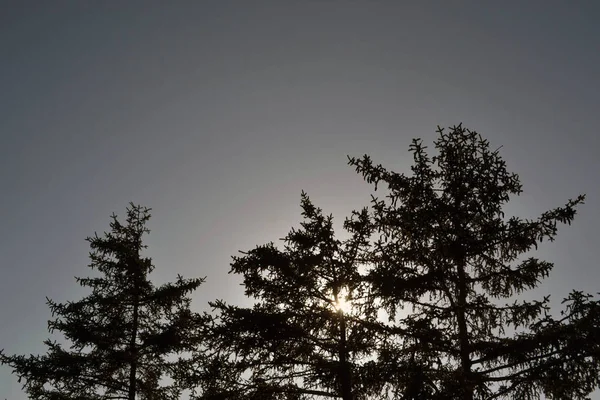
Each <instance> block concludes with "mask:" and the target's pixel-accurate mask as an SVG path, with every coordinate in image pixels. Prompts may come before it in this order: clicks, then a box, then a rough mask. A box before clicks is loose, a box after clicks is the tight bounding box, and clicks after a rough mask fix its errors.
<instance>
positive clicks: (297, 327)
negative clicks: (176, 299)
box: [199, 193, 377, 400]
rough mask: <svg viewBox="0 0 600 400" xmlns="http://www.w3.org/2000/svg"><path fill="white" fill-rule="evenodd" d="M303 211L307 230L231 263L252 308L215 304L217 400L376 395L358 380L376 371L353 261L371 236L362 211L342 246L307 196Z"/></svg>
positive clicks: (350, 222)
mask: <svg viewBox="0 0 600 400" xmlns="http://www.w3.org/2000/svg"><path fill="white" fill-rule="evenodd" d="M301 205H302V210H303V213H302V214H303V216H304V221H303V222H302V224H301V228H300V229H292V230H291V232H290V233H289V234H288V235H287V236H286V238H285V239H283V240H284V242H285V246H284V248H283V249H278V248H277V247H276V246H275V245H274V244H273V243H269V244H266V245H262V246H258V247H256V248H255V249H253V250H251V251H249V252H247V253H243V255H242V256H240V257H234V260H233V262H232V265H231V272H232V273H236V274H241V275H242V276H243V285H244V287H245V293H246V295H247V296H248V297H250V298H252V299H254V300H255V304H254V305H253V306H252V307H248V308H243V307H237V306H233V305H228V304H226V303H225V302H223V301H215V302H213V303H212V304H211V305H212V306H213V307H214V309H215V310H216V311H217V315H216V317H215V318H216V321H215V322H216V323H215V325H214V327H213V330H212V339H211V341H210V342H209V343H210V345H208V347H210V348H212V349H214V351H215V353H214V356H215V357H216V358H217V359H218V360H219V362H220V367H221V379H223V376H225V380H222V382H221V386H220V388H221V391H219V390H216V391H215V393H216V394H215V397H214V398H220V399H238V398H239V399H251V398H257V399H308V398H315V397H320V398H323V397H325V398H327V397H340V398H342V399H344V400H350V399H360V398H365V396H366V395H368V394H370V393H372V392H374V391H376V390H377V388H376V387H375V386H373V385H371V384H370V383H369V381H368V379H365V376H367V374H366V373H365V372H364V371H366V370H368V368H369V365H370V363H372V362H373V361H372V360H369V359H368V357H369V356H371V355H372V352H373V348H374V346H375V342H376V336H375V335H374V334H373V332H371V330H370V328H369V326H370V324H371V323H372V322H373V321H375V318H376V310H375V308H374V307H372V305H371V304H370V303H369V302H368V301H365V300H367V292H366V291H365V287H364V283H363V278H362V276H361V271H360V265H359V264H358V263H357V262H356V256H357V254H358V253H360V252H361V251H363V249H362V248H363V247H364V246H367V245H368V237H369V235H370V226H369V222H368V218H367V214H366V210H364V211H363V212H355V213H354V214H353V216H352V218H350V219H347V220H346V221H345V224H344V227H345V230H346V231H347V232H348V234H349V238H348V239H346V240H343V241H342V240H338V239H336V238H335V235H334V229H333V219H332V217H331V216H324V215H323V214H322V211H321V210H320V209H319V208H317V207H315V206H314V205H313V204H312V202H311V201H310V200H309V198H308V196H307V195H306V194H305V193H302V202H301ZM342 302H347V303H348V304H349V306H348V307H347V308H346V307H342V306H341V304H342ZM224 371H227V372H224ZM219 396H221V397H219ZM199 398H203V399H205V398H213V397H209V396H206V394H205V397H199Z"/></svg>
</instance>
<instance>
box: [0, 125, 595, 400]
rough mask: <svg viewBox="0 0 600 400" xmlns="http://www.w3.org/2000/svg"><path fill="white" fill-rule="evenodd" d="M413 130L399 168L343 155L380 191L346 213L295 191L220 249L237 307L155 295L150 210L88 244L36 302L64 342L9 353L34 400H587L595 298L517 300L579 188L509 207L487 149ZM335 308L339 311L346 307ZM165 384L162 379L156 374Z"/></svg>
mask: <svg viewBox="0 0 600 400" xmlns="http://www.w3.org/2000/svg"><path fill="white" fill-rule="evenodd" d="M438 134H439V136H438V138H437V140H435V141H434V147H435V152H434V154H430V153H428V152H427V151H426V150H427V148H426V147H425V146H424V145H423V142H422V141H421V140H417V139H415V140H413V142H412V145H411V147H410V151H411V153H412V154H413V159H414V163H413V166H412V168H411V170H412V173H410V174H403V173H396V172H393V171H388V170H387V169H385V168H384V167H382V166H381V165H376V164H374V163H373V162H372V160H371V159H370V158H369V157H368V156H364V157H363V158H349V164H350V165H351V166H353V167H355V168H356V171H357V172H358V173H359V174H361V175H362V176H363V177H364V179H365V180H366V181H367V182H368V183H370V184H373V185H374V188H375V191H377V190H382V189H383V190H384V191H385V195H384V196H383V197H382V198H379V197H372V200H371V203H370V205H369V206H368V207H365V208H364V209H362V210H361V211H354V212H353V213H352V215H351V216H350V217H349V218H347V219H346V220H345V221H344V224H343V230H342V233H341V234H342V235H343V236H342V239H340V237H339V236H337V235H336V234H335V232H334V224H333V218H332V217H331V216H326V215H324V214H323V212H322V211H321V209H319V208H318V207H316V206H315V205H313V203H312V202H311V201H310V199H309V198H308V196H307V195H306V194H305V193H302V199H301V207H302V216H303V222H302V223H301V226H300V228H297V229H292V230H291V231H290V232H289V233H288V235H287V236H286V237H285V238H284V239H282V241H283V246H282V247H281V248H280V247H277V246H276V245H275V244H274V243H272V242H271V243H268V244H265V245H260V246H257V247H256V248H254V249H252V250H250V251H248V252H244V253H242V254H241V255H240V256H237V257H234V258H233V262H232V264H231V271H230V272H231V273H234V274H238V275H240V276H241V277H242V278H243V286H244V288H245V294H246V295H247V296H248V297H249V299H250V300H251V301H252V302H253V304H252V305H250V306H248V307H240V306H236V305H231V304H227V303H225V302H224V301H222V300H217V301H214V302H212V303H210V306H211V307H212V309H213V315H209V314H206V313H205V314H198V313H195V312H192V311H191V310H190V298H189V295H190V294H191V293H192V292H193V291H194V290H196V289H197V288H198V287H199V286H200V285H201V284H202V282H203V279H187V280H186V279H183V278H182V277H178V279H177V281H176V282H175V283H169V284H165V285H162V286H160V287H155V286H154V285H153V284H152V282H151V281H150V280H149V274H150V273H151V272H152V270H153V265H152V263H151V260H150V259H149V258H144V257H142V255H141V251H142V249H143V248H144V247H145V246H144V245H143V244H142V238H143V235H144V234H145V233H147V232H148V230H147V228H146V227H145V224H146V222H147V220H148V218H149V217H150V215H149V210H148V209H146V208H142V207H140V206H134V205H133V204H132V205H131V206H130V207H129V208H128V210H127V221H126V223H125V224H124V225H123V224H121V223H120V222H119V221H118V220H117V218H116V216H113V221H112V222H111V225H110V227H111V231H110V232H109V233H105V234H104V236H103V237H98V236H94V237H92V238H88V241H89V242H90V246H91V248H92V252H91V253H90V258H91V264H90V267H91V268H92V269H95V270H97V272H99V273H100V277H94V278H77V281H78V282H79V284H81V285H82V286H84V287H89V288H91V290H92V293H91V294H90V295H88V296H87V297H85V298H83V299H82V300H79V301H76V302H67V303H65V304H61V303H55V302H53V301H52V300H48V305H49V306H50V308H51V310H52V314H53V317H56V318H55V319H53V320H51V321H50V322H49V328H50V330H51V331H54V330H56V331H58V332H60V333H62V334H63V335H64V337H65V339H66V340H67V341H68V342H70V343H71V347H70V348H65V347H64V346H63V345H61V344H59V343H57V342H53V341H50V340H48V341H46V342H45V343H46V345H47V346H48V352H47V353H46V354H45V355H43V356H33V355H32V356H22V355H14V356H7V355H5V354H4V353H3V352H0V362H1V363H3V364H7V365H10V366H11V367H13V369H14V372H15V374H16V375H17V376H19V378H20V379H24V380H25V384H24V388H25V390H26V391H27V393H28V394H29V396H30V397H31V398H32V399H42V400H59V399H81V400H83V399H97V400H107V399H118V398H122V399H129V400H134V399H135V398H136V397H137V398H139V399H178V398H179V397H180V396H181V392H182V390H183V389H191V398H192V399H197V400H259V399H260V400H313V399H314V400H317V399H336V398H338V399H342V400H379V399H384V400H387V399H399V400H416V399H420V400H492V399H515V400H537V399H539V398H541V396H542V395H544V396H546V398H549V399H560V400H567V399H569V400H570V399H576V400H583V399H586V398H587V396H589V394H590V393H592V392H593V391H594V390H596V389H597V388H598V386H599V385H600V302H599V301H598V300H596V299H595V298H593V297H592V296H591V295H588V294H585V293H582V292H579V291H572V292H571V293H570V294H569V296H568V297H567V298H566V299H564V301H563V304H564V305H565V306H564V309H563V310H562V311H560V313H557V312H551V311H552V310H550V303H549V298H547V297H546V298H542V299H539V300H535V301H532V300H528V299H527V298H525V296H523V294H524V293H525V292H526V291H528V290H531V289H534V288H536V287H537V286H538V285H539V284H540V283H541V282H542V280H543V279H544V278H546V277H548V275H549V274H550V272H551V271H552V269H553V267H554V266H553V264H552V263H551V262H549V261H544V260H541V259H539V258H537V257H536V254H535V250H537V247H538V245H539V244H540V243H541V242H543V241H553V240H554V239H555V237H556V236H557V233H558V228H559V227H560V226H561V225H564V224H571V222H572V221H573V219H574V217H575V215H576V210H577V209H578V206H579V205H581V204H583V201H584V196H578V197H576V198H575V199H572V200H569V201H567V202H566V204H565V205H564V206H561V207H558V208H555V209H553V210H549V211H546V212H544V213H542V214H541V215H540V216H539V217H537V218H534V219H523V218H518V217H511V216H506V215H505V214H504V210H505V208H506V205H507V203H508V202H509V201H510V200H511V198H513V197H514V196H518V195H519V194H520V193H521V192H522V188H521V183H520V180H519V177H518V175H516V174H514V173H511V172H510V171H509V170H507V168H506V165H505V162H504V161H503V160H502V158H501V157H500V154H499V149H498V150H492V148H490V144H489V142H488V141H487V140H485V139H483V138H482V137H481V136H480V135H479V134H478V133H477V132H474V131H470V130H468V129H466V128H464V127H463V126H462V125H458V126H454V127H451V128H450V129H449V130H447V131H446V130H444V129H441V128H440V129H438ZM344 304H347V305H348V306H347V307H346V306H344ZM163 378H170V380H167V381H165V379H163Z"/></svg>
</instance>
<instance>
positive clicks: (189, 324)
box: [0, 204, 209, 400]
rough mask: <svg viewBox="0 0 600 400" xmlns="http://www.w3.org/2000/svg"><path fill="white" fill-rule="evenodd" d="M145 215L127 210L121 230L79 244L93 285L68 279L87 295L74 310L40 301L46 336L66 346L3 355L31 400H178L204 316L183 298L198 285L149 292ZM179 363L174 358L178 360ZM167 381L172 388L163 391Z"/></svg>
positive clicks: (187, 282) (115, 223)
mask: <svg viewBox="0 0 600 400" xmlns="http://www.w3.org/2000/svg"><path fill="white" fill-rule="evenodd" d="M149 211H150V209H148V208H144V207H141V206H137V205H134V204H130V206H129V207H128V208H127V219H126V224H124V225H123V224H121V223H120V222H119V220H118V219H117V216H116V215H113V216H112V221H111V223H110V228H111V231H110V232H109V233H105V234H104V236H103V237H99V236H98V235H97V234H96V235H94V236H93V237H89V238H87V241H88V242H89V244H90V247H91V252H90V259H91V263H90V265H89V267H90V268H91V269H93V270H97V271H98V272H99V275H100V276H98V277H89V278H76V280H77V282H78V283H79V284H80V285H81V286H83V287H88V288H91V294H89V295H88V296H86V297H84V298H83V299H81V300H79V301H75V302H67V303H57V302H54V301H52V300H50V299H48V302H47V304H48V306H49V307H50V310H51V311H52V316H53V317H55V318H54V319H52V320H50V321H49V322H48V327H49V330H50V332H54V331H58V332H61V333H62V334H63V336H64V338H65V339H67V340H68V341H70V342H71V346H70V348H65V347H64V346H63V345H61V344H59V343H58V342H56V341H51V340H46V341H45V342H44V343H45V344H46V346H47V347H48V351H47V353H46V354H44V355H42V356H39V355H35V356H34V355H30V356H24V355H11V356H8V355H6V354H4V352H0V362H2V364H6V365H9V366H11V367H12V368H13V370H14V373H15V374H16V375H17V376H18V377H19V382H20V381H21V380H22V379H24V380H25V384H24V386H23V388H24V389H25V390H26V392H27V393H28V395H29V396H30V398H32V399H44V400H46V399H47V400H58V399H98V400H100V399H129V400H134V399H135V398H136V397H137V398H139V399H178V398H179V394H180V392H181V390H182V389H183V388H182V385H181V384H180V382H181V381H182V377H183V376H185V371H182V369H181V368H180V366H181V365H182V364H181V362H182V361H185V360H184V359H183V357H182V353H184V352H190V351H192V350H194V349H196V350H197V349H198V346H199V342H200V339H201V336H202V335H201V333H202V330H203V327H204V325H205V324H207V323H208V322H209V319H208V317H207V316H206V315H199V314H196V313H193V312H192V311H191V310H190V298H189V294H190V293H191V292H193V291H194V290H196V289H197V288H198V287H199V286H200V285H201V284H202V282H203V281H204V279H183V278H182V277H181V276H178V278H177V281H176V282H174V283H167V284H164V285H162V286H160V287H155V286H154V284H153V283H152V282H151V281H150V280H149V274H150V273H151V272H152V271H153V269H154V266H153V264H152V260H151V259H150V258H145V257H142V255H141V251H142V250H143V249H145V248H146V246H145V245H143V243H142V239H143V236H144V235H145V234H147V233H149V230H148V229H147V228H146V226H145V225H146V222H147V221H148V219H149V218H150V214H149ZM178 355H179V356H178ZM165 378H170V379H171V380H172V383H165V382H164V379H165Z"/></svg>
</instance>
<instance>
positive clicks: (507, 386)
mask: <svg viewBox="0 0 600 400" xmlns="http://www.w3.org/2000/svg"><path fill="white" fill-rule="evenodd" d="M438 133H439V138H438V139H437V140H436V141H435V142H434V145H435V148H436V150H437V154H435V155H433V156H430V155H429V154H428V153H427V152H426V147H425V146H423V144H422V141H421V140H414V141H413V143H412V146H411V148H410V150H411V152H412V153H413V156H414V164H413V166H412V174H411V175H405V174H399V173H395V172H392V171H388V170H386V169H385V168H383V167H382V166H380V165H374V164H373V163H372V161H371V159H370V158H369V157H368V156H364V158H362V159H356V158H350V161H349V164H350V165H353V166H355V167H356V170H357V172H359V173H360V174H362V175H363V177H364V178H365V180H366V181H367V182H370V183H373V184H374V185H375V188H377V185H385V186H386V189H387V196H386V197H385V198H384V199H378V198H373V200H372V207H371V210H372V213H371V219H372V222H371V223H372V224H373V226H374V227H375V229H376V231H377V234H378V238H377V240H376V241H374V243H373V246H372V247H370V249H369V250H368V251H367V252H365V253H364V254H363V255H362V258H363V259H365V260H368V262H369V265H370V267H371V268H370V271H369V274H368V281H369V283H370V285H371V289H372V290H373V294H374V296H376V297H377V298H378V299H379V301H381V304H382V305H383V307H384V309H385V310H386V311H387V313H388V314H389V315H390V317H391V318H390V321H389V323H388V324H387V328H388V332H392V331H394V330H395V333H393V335H392V334H391V335H390V337H392V336H393V337H394V338H395V340H393V341H389V342H387V343H388V346H389V348H387V349H385V351H383V352H381V354H385V357H380V359H379V362H380V363H379V365H380V368H382V369H381V370H382V372H385V371H387V373H383V374H382V375H381V376H382V377H383V378H385V379H387V380H389V382H390V383H392V384H393V382H394V379H395V378H394V374H395V373H396V372H397V371H400V370H401V368H399V366H400V365H413V366H415V371H416V372H418V373H419V374H420V376H421V379H420V382H418V383H419V387H418V388H415V390H417V392H415V393H418V396H416V397H415V398H434V399H464V400H471V399H495V398H506V399H538V398H539V397H540V394H542V393H543V394H545V395H546V396H548V397H549V398H555V399H584V398H586V396H587V395H589V393H591V392H592V391H593V390H594V389H595V388H596V387H597V386H598V384H599V379H598V378H599V366H600V364H599V363H598V361H599V357H598V356H599V352H598V350H599V346H598V343H599V340H600V329H599V328H600V307H599V304H598V302H597V301H592V300H591V297H590V296H588V295H584V294H583V293H580V292H572V293H571V295H570V296H569V297H568V298H567V299H565V303H566V304H567V308H566V310H565V311H563V313H562V314H561V317H560V318H559V319H555V318H554V317H553V316H552V314H551V313H550V312H549V305H548V301H549V299H548V298H544V299H542V300H540V301H524V300H519V298H518V295H520V294H521V293H523V292H524V291H526V290H528V289H532V288H535V287H536V286H538V284H539V283H540V282H541V280H542V279H543V278H545V277H547V276H548V274H549V273H550V271H551V270H552V268H553V264H552V263H550V262H548V261H543V260H540V259H538V258H536V257H535V256H533V255H531V254H530V251H531V250H535V249H537V246H538V244H539V243H540V242H542V241H543V240H549V241H552V240H554V238H555V236H556V234H557V227H558V225H559V224H570V223H571V221H572V220H573V218H574V216H575V213H576V207H577V206H578V205H580V204H581V203H583V200H584V196H579V197H577V198H576V199H574V200H569V201H568V202H567V203H566V205H565V206H563V207H558V208H556V209H553V210H550V211H547V212H545V213H543V214H542V215H541V216H539V217H538V218H536V219H521V218H517V217H510V218H508V217H506V216H505V215H504V213H503V211H502V210H503V206H504V205H505V204H506V203H507V202H508V201H509V199H510V198H511V197H512V196H515V195H518V194H520V193H521V191H522V189H521V184H520V182H519V177H518V176H517V175H516V174H514V173H511V172H509V171H508V170H507V169H506V166H505V162H504V161H503V160H502V158H501V157H500V155H499V153H498V150H496V151H492V150H491V149H490V146H489V143H488V141H487V140H485V139H483V138H482V137H481V136H480V135H479V134H478V133H476V132H474V131H470V130H468V129H466V128H464V127H463V126H462V125H459V126H455V127H452V128H451V129H450V130H449V131H448V132H446V131H444V130H443V129H439V130H438ZM390 328H393V329H390ZM410 363H412V364H410ZM386 365H387V366H388V368H385V366H386ZM400 378H402V377H397V381H398V380H400Z"/></svg>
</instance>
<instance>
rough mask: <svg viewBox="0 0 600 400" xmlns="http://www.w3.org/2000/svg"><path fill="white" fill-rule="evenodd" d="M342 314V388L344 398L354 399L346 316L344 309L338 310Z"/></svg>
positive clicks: (344, 399) (340, 355)
mask: <svg viewBox="0 0 600 400" xmlns="http://www.w3.org/2000/svg"><path fill="white" fill-rule="evenodd" d="M338 313H339V315H340V350H339V360H340V381H341V388H342V399H343V400H352V379H351V378H352V377H351V372H350V365H349V364H348V345H347V343H346V317H345V316H344V312H343V311H342V310H339V311H338Z"/></svg>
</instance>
